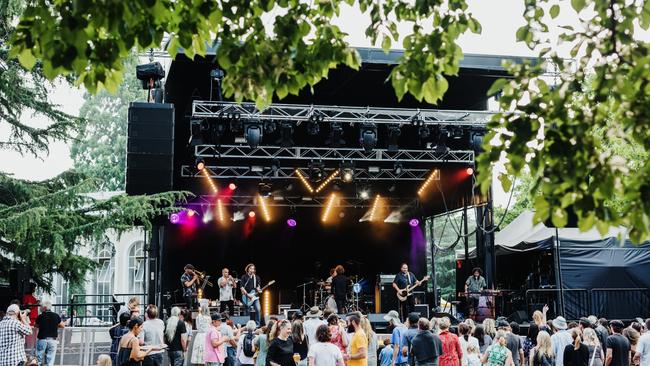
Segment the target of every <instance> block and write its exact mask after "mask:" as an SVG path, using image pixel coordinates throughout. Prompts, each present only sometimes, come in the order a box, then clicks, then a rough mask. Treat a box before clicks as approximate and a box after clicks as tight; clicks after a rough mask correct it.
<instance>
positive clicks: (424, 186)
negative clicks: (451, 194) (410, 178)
mask: <svg viewBox="0 0 650 366" xmlns="http://www.w3.org/2000/svg"><path fill="white" fill-rule="evenodd" d="M434 180H440V170H438V169H434V170H433V171H432V172H431V174H430V175H429V177H428V178H427V180H425V181H424V183H423V184H422V186H421V187H420V189H419V190H418V196H421V195H422V194H423V193H424V192H425V191H426V189H427V187H428V186H429V184H431V182H433V181H434Z"/></svg>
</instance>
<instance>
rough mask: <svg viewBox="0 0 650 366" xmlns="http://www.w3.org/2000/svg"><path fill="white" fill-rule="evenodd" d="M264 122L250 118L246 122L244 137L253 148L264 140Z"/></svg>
mask: <svg viewBox="0 0 650 366" xmlns="http://www.w3.org/2000/svg"><path fill="white" fill-rule="evenodd" d="M262 131H263V129H262V122H260V120H259V119H257V120H248V121H245V122H244V137H245V138H246V143H247V144H248V146H250V148H251V149H255V148H257V147H258V146H259V145H260V142H261V141H262Z"/></svg>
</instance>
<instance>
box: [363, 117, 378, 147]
mask: <svg viewBox="0 0 650 366" xmlns="http://www.w3.org/2000/svg"><path fill="white" fill-rule="evenodd" d="M359 134H360V136H359V141H360V142H361V146H362V147H363V150H364V151H365V152H371V151H372V149H374V148H375V146H377V126H376V125H375V124H374V123H371V122H365V123H362V124H361V129H360V132H359Z"/></svg>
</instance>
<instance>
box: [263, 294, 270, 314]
mask: <svg viewBox="0 0 650 366" xmlns="http://www.w3.org/2000/svg"><path fill="white" fill-rule="evenodd" d="M270 314H271V292H270V291H269V290H264V316H265V317H266V316H268V315H270Z"/></svg>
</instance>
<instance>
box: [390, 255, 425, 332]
mask: <svg viewBox="0 0 650 366" xmlns="http://www.w3.org/2000/svg"><path fill="white" fill-rule="evenodd" d="M420 283H422V281H418V280H417V279H416V278H415V275H414V274H413V272H409V265H408V264H406V263H402V266H401V267H400V272H399V273H398V274H397V275H395V279H394V280H393V288H394V289H395V291H396V292H397V293H398V294H400V295H406V291H405V290H406V288H408V287H412V286H413V285H415V287H417V286H420ZM414 310H415V298H414V297H413V294H409V295H408V297H407V298H406V301H400V302H399V311H400V317H401V318H402V319H404V320H406V317H408V315H409V314H410V313H412V312H413V311H414Z"/></svg>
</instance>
